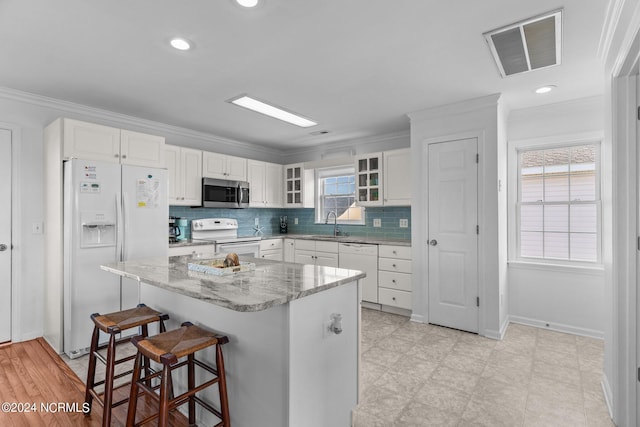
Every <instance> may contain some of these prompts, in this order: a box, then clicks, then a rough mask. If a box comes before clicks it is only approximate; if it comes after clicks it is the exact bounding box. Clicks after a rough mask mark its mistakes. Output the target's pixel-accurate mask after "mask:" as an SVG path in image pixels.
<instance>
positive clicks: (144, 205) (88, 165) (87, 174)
mask: <svg viewBox="0 0 640 427" xmlns="http://www.w3.org/2000/svg"><path fill="white" fill-rule="evenodd" d="M168 217H169V205H168V185H167V171H166V170H165V169H154V168H148V167H141V166H128V165H119V164H115V163H108V162H100V161H92V160H79V159H73V160H69V161H67V162H65V164H64V296H63V313H64V317H63V324H64V327H63V329H64V339H63V342H64V352H65V353H66V354H67V355H68V356H69V357H70V358H75V357H78V356H81V355H83V354H86V353H87V352H88V348H89V345H90V344H91V333H92V330H93V322H92V321H91V318H90V316H91V314H92V313H100V314H106V313H111V312H114V311H119V310H125V309H128V308H133V307H135V306H136V305H137V304H138V303H139V284H138V283H137V281H135V280H131V279H126V278H121V277H119V276H117V275H115V274H111V273H108V272H106V271H103V270H101V269H100V265H101V264H107V263H113V262H117V261H127V260H132V259H136V258H146V257H151V256H165V257H166V256H168V246H169V245H168V231H167V221H168ZM134 332H135V331H134ZM106 339H107V337H106V335H103V336H102V337H101V341H105V340H106Z"/></svg>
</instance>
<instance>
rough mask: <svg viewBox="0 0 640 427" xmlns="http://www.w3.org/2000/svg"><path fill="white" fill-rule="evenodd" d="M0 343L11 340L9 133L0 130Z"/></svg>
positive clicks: (5, 130)
mask: <svg viewBox="0 0 640 427" xmlns="http://www.w3.org/2000/svg"><path fill="white" fill-rule="evenodd" d="M0 200H3V201H4V203H0V343H1V342H5V341H10V340H11V131H9V130H7V129H0ZM7 201H8V203H7Z"/></svg>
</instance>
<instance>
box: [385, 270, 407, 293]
mask: <svg viewBox="0 0 640 427" xmlns="http://www.w3.org/2000/svg"><path fill="white" fill-rule="evenodd" d="M378 286H380V287H383V288H389V289H397V290H400V291H411V274H407V273H396V272H393V271H378Z"/></svg>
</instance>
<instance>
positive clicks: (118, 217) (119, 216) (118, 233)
mask: <svg viewBox="0 0 640 427" xmlns="http://www.w3.org/2000/svg"><path fill="white" fill-rule="evenodd" d="M116 224H117V227H118V228H117V230H116V242H117V243H116V257H117V260H118V261H124V258H123V250H124V244H123V243H124V242H123V238H124V237H123V235H124V233H123V232H122V231H123V225H124V222H123V218H122V193H116Z"/></svg>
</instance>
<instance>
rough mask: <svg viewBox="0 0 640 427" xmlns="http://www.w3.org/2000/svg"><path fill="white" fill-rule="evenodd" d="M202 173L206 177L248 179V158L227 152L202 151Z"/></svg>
mask: <svg viewBox="0 0 640 427" xmlns="http://www.w3.org/2000/svg"><path fill="white" fill-rule="evenodd" d="M202 175H203V176H204V177H206V178H218V179H229V180H233V181H246V180H247V159H243V158H241V157H235V156H227V155H225V154H219V153H210V152H208V151H204V152H203V153H202Z"/></svg>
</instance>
